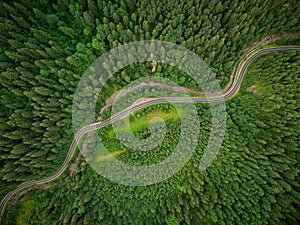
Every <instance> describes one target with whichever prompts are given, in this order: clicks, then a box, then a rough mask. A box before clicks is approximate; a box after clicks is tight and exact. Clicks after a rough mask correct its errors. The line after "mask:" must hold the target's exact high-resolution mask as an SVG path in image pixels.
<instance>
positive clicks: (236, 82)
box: [0, 46, 300, 216]
mask: <svg viewBox="0 0 300 225" xmlns="http://www.w3.org/2000/svg"><path fill="white" fill-rule="evenodd" d="M283 50H300V46H284V47H275V48H266V49H262V50H259V51H257V52H255V53H254V54H253V55H251V56H250V57H249V58H247V59H246V60H245V61H244V62H242V61H241V60H240V61H239V63H242V65H241V68H240V70H239V74H235V75H234V77H233V81H232V82H231V85H230V87H229V88H228V89H227V91H226V92H224V93H221V94H219V95H216V96H214V95H213V94H210V95H208V96H206V97H192V98H191V97H169V98H155V99H151V100H149V101H146V102H143V103H141V104H138V105H135V106H133V107H131V108H127V109H125V110H123V111H121V112H119V113H117V114H115V115H113V116H112V117H110V118H109V119H107V120H105V121H103V122H98V123H93V124H91V125H88V126H85V127H83V128H81V129H80V130H79V131H78V133H77V134H76V135H75V137H74V139H73V141H72V144H71V146H70V149H69V152H68V154H67V156H66V158H65V161H64V162H63V164H62V165H61V166H60V168H59V169H58V170H57V171H56V172H55V173H54V174H53V175H51V176H50V177H47V178H44V179H41V180H37V181H36V180H32V181H28V182H25V183H23V184H20V185H19V186H18V187H17V188H16V189H15V190H13V191H11V192H9V193H8V194H7V195H6V196H5V197H4V198H3V200H2V201H1V205H0V216H1V215H2V213H3V211H4V209H5V206H6V204H7V202H8V201H9V200H10V198H11V197H12V196H13V195H15V194H16V193H17V192H19V191H20V190H22V189H24V188H27V187H30V186H33V185H35V184H41V183H46V182H49V181H52V180H54V179H56V178H57V177H59V176H60V175H61V174H62V173H63V172H64V171H65V170H66V168H67V164H68V163H69V162H70V160H71V158H72V155H73V153H74V151H75V149H76V146H77V144H78V142H79V140H80V138H81V137H82V136H83V135H84V134H86V133H89V132H91V131H95V130H97V129H100V128H102V127H105V126H107V125H108V124H111V123H112V122H114V121H116V120H118V119H121V118H123V117H124V116H126V115H128V114H130V113H132V112H134V111H136V110H138V109H141V108H144V107H146V106H149V105H152V104H157V103H166V102H182V103H183V102H216V101H224V100H226V99H229V98H232V97H233V96H234V95H236V94H237V92H238V91H239V89H240V87H241V83H242V80H243V78H244V75H245V72H246V69H247V67H248V66H249V64H250V63H251V62H252V61H253V60H254V59H255V58H257V57H259V56H260V55H263V54H266V53H268V52H274V51H283Z"/></svg>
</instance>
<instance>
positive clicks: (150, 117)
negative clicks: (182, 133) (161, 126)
mask: <svg viewBox="0 0 300 225" xmlns="http://www.w3.org/2000/svg"><path fill="white" fill-rule="evenodd" d="M186 113H187V112H185V111H184V110H183V109H176V108H172V109H171V110H170V112H164V111H162V110H157V111H155V112H151V113H148V114H146V115H143V116H141V117H137V116H136V114H137V113H132V114H130V116H129V118H130V120H131V119H133V120H131V121H126V120H125V119H122V120H123V121H124V126H122V127H116V128H115V129H112V128H111V129H109V130H108V131H107V132H106V133H105V135H104V136H105V137H106V138H110V139H113V138H115V132H126V131H128V130H130V131H131V132H136V131H138V130H141V129H144V128H146V127H147V126H148V124H149V122H150V121H151V123H152V124H156V123H162V122H163V121H162V120H161V119H163V120H164V121H168V120H174V121H175V120H178V119H180V116H185V114H186ZM155 118H160V119H155Z"/></svg>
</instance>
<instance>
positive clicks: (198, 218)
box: [0, 0, 300, 224]
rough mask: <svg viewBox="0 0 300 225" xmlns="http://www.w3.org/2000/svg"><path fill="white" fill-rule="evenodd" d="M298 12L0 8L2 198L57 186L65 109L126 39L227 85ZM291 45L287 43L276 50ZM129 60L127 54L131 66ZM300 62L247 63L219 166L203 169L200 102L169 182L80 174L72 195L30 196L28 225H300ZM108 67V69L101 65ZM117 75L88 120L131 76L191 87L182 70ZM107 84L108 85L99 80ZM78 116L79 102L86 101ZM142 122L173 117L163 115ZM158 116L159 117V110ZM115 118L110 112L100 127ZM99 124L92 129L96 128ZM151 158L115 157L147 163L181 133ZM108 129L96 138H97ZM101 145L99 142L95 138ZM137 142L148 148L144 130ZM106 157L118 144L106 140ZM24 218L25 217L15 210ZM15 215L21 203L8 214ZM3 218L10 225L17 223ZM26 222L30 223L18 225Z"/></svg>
mask: <svg viewBox="0 0 300 225" xmlns="http://www.w3.org/2000/svg"><path fill="white" fill-rule="evenodd" d="M299 15H300V13H299V4H297V2H296V1H273V0H267V1H262V0H251V1H250V0H243V1H199V2H197V1H189V0H186V1H177V2H176V4H175V3H174V1H130V0H121V1H104V0H97V1H91V0H79V1H68V0H59V1H44V0H43V1H28V0H25V1H21V0H17V1H4V2H3V4H1V7H0V43H1V44H0V96H1V97H0V107H1V110H0V151H1V154H0V165H1V167H0V177H1V182H0V197H1V198H2V197H4V195H5V194H7V193H8V192H9V191H11V190H12V189H13V188H15V187H16V186H17V185H18V184H20V183H21V182H24V181H28V180H32V179H40V178H42V177H46V176H48V175H50V174H52V173H53V172H54V171H56V170H57V168H58V167H59V166H60V165H61V163H62V162H63V161H64V158H65V156H66V154H67V151H68V149H69V145H70V143H71V141H72V138H73V136H74V134H73V131H72V101H73V96H74V92H75V90H76V86H77V84H78V81H79V79H80V78H81V76H82V74H83V73H84V71H85V70H86V69H87V68H88V66H89V65H91V63H92V62H93V61H94V60H95V59H96V58H97V57H99V56H101V55H102V54H103V53H105V52H106V51H108V50H110V49H112V48H114V47H117V46H119V45H122V44H124V43H129V42H132V41H138V40H145V39H157V40H164V41H170V42H173V43H177V44H181V45H183V46H185V47H187V48H188V49H190V50H192V51H194V52H195V53H197V54H198V55H199V56H200V57H201V58H202V59H203V60H204V61H205V62H206V63H207V64H209V66H210V67H211V68H212V70H213V71H214V72H215V73H216V76H217V78H218V80H219V81H220V83H221V86H223V87H224V86H225V85H226V84H227V83H228V81H229V79H230V74H231V72H232V69H233V66H234V63H235V62H236V61H237V60H238V59H239V57H240V56H241V55H242V53H243V49H244V48H246V47H248V46H250V45H251V44H252V43H254V42H255V41H258V40H261V39H262V38H263V37H265V36H267V35H269V34H282V33H285V32H297V31H299V28H300V27H299ZM285 43H288V44H295V43H298V44H299V39H298V38H290V39H289V40H288V41H286V42H284V43H283V42H282V41H279V42H278V44H285ZM128 57H130V56H128ZM299 58H300V57H299V53H297V52H289V53H284V52H280V53H272V54H268V55H265V56H262V57H260V58H259V59H257V60H255V62H253V63H252V65H251V67H250V68H249V69H248V73H247V74H246V78H245V82H244V83H243V86H242V89H241V93H239V95H238V96H236V97H235V98H234V99H232V100H230V101H229V102H228V103H227V106H228V107H227V108H228V110H227V112H228V122H227V133H226V138H225V140H224V143H223V146H222V149H221V151H220V152H219V154H218V157H217V159H216V161H214V163H213V164H212V166H211V167H210V168H209V169H208V170H207V171H205V172H202V173H200V172H199V171H198V164H199V161H200V158H201V155H202V154H203V150H204V148H205V146H206V143H207V141H208V138H209V132H210V126H211V124H210V119H211V118H210V112H209V107H208V106H207V105H206V104H197V110H198V113H199V115H201V116H200V118H199V120H200V123H201V132H202V133H201V135H200V136H199V140H198V142H199V146H198V147H197V149H196V152H195V155H194V156H193V158H192V159H191V160H190V161H189V162H188V163H187V165H186V166H185V167H184V168H183V170H182V171H180V172H178V173H177V174H175V175H174V177H172V178H170V179H168V180H166V181H164V182H162V183H160V184H155V185H150V186H145V187H126V186H122V185H119V184H115V183H112V182H110V181H109V180H106V179H104V178H102V177H99V176H98V175H97V174H96V173H95V172H94V171H92V169H91V168H90V167H89V166H88V165H87V164H86V163H85V162H84V161H82V162H80V163H79V165H78V167H77V170H76V171H75V173H74V175H73V176H72V177H69V176H68V175H67V174H64V175H63V176H62V177H60V178H59V179H60V181H66V182H68V185H66V186H64V187H60V188H56V189H49V190H43V191H38V192H35V197H36V198H37V200H35V201H34V204H31V203H30V204H29V203H28V208H31V207H34V210H32V211H30V213H32V214H30V213H27V212H25V213H24V216H26V217H27V216H28V217H29V216H30V215H31V216H30V220H28V219H26V222H25V223H27V224H118V223H119V224H166V223H167V224H279V223H281V224H297V221H299V220H300V218H299V211H300V210H299V184H298V182H297V181H299V165H298V161H299V153H298V149H299V140H298V137H299V131H298V130H299V129H298V127H299V122H298V121H299V112H298V111H299V107H298V106H299V96H298V94H297V93H298V90H297V88H298V87H299V69H298V68H299V63H300V62H299ZM107 66H108V69H112V70H113V68H112V67H111V65H107ZM151 69H152V66H151V63H150V62H149V63H138V64H136V65H130V66H128V67H126V68H123V69H122V70H121V71H120V72H118V73H116V75H115V76H114V77H113V78H111V79H110V80H109V81H108V83H107V84H106V85H105V87H104V89H103V91H102V92H101V95H100V96H99V99H98V104H97V111H99V109H100V108H101V107H102V106H103V105H104V102H105V100H106V99H107V98H108V97H110V96H111V95H112V94H113V93H114V92H115V91H117V90H120V89H122V88H124V87H125V86H126V85H128V83H130V82H131V81H134V80H135V79H138V78H140V77H147V76H152V75H154V76H160V77H165V78H168V79H170V80H172V81H174V82H176V83H178V85H181V86H185V87H189V88H192V89H197V88H198V87H197V86H196V83H195V81H193V80H192V79H191V78H189V76H187V74H185V73H183V72H182V71H179V70H178V69H176V68H174V67H172V66H169V65H165V64H162V63H158V65H157V70H156V72H155V73H152V72H151ZM95 82H102V83H103V80H101V79H100V80H99V81H95ZM82 104H85V103H84V102H83V103H82ZM153 107H154V108H151V107H149V108H148V109H147V108H146V109H145V110H143V111H142V112H141V115H140V117H141V118H143V116H145V114H146V113H147V112H149V111H151V110H157V109H159V110H162V111H164V112H166V113H167V112H169V110H170V108H164V106H162V105H157V106H153ZM156 107H157V108H156ZM109 116H110V112H109V111H108V112H107V113H106V114H105V115H103V118H107V117H109ZM95 119H96V118H95ZM166 124H167V129H168V130H167V138H166V139H165V140H164V142H163V143H162V146H160V147H159V148H156V149H155V150H154V151H148V152H132V151H130V150H128V151H126V152H124V153H122V154H120V155H119V156H118V159H119V160H123V161H124V162H128V163H131V164H152V163H156V162H158V161H161V160H162V159H164V158H166V157H167V156H168V155H169V154H171V153H172V151H173V148H174V145H175V144H176V142H177V141H178V137H179V136H180V122H179V121H178V120H174V121H172V120H169V121H167V122H166ZM108 129H109V127H108V128H106V129H103V130H102V131H100V132H99V133H100V137H103V134H104V133H105V132H107V131H108ZM101 135H102V136H101ZM135 135H136V136H138V137H140V138H145V137H147V136H148V135H149V130H148V129H147V128H145V127H142V129H140V130H137V131H136V132H135ZM103 143H104V144H105V145H106V146H107V148H108V149H109V150H110V151H112V152H113V151H117V150H122V149H123V147H124V146H122V145H121V143H120V142H118V140H115V139H110V140H104V141H103ZM24 206H27V205H26V204H25V203H24ZM13 208H14V210H15V211H16V212H17V211H18V204H16V205H15V206H13ZM19 210H20V211H19V212H20V213H12V214H11V215H9V216H10V217H9V218H8V219H9V220H11V221H14V222H15V221H16V220H17V218H20V215H21V214H22V209H19ZM24 220H25V219H24Z"/></svg>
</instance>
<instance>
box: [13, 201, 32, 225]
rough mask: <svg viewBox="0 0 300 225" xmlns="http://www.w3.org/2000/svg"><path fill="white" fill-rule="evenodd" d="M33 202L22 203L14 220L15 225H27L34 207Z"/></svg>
mask: <svg viewBox="0 0 300 225" xmlns="http://www.w3.org/2000/svg"><path fill="white" fill-rule="evenodd" d="M34 205H35V204H34V200H28V201H25V202H22V204H21V209H20V211H19V213H18V216H17V218H16V223H17V225H27V224H28V221H29V220H30V219H31V218H30V217H31V215H32V209H33V207H34Z"/></svg>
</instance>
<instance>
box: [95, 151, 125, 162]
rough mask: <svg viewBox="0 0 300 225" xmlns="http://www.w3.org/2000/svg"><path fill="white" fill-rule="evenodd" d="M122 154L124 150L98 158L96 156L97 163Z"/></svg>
mask: <svg viewBox="0 0 300 225" xmlns="http://www.w3.org/2000/svg"><path fill="white" fill-rule="evenodd" d="M123 152H126V150H121V151H114V152H112V153H109V154H107V155H100V156H98V158H97V161H103V160H106V159H111V158H114V157H115V156H117V155H120V154H121V153H123Z"/></svg>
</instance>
